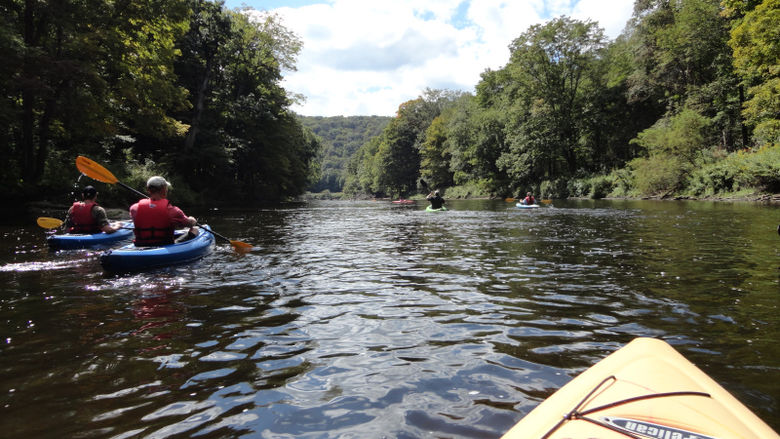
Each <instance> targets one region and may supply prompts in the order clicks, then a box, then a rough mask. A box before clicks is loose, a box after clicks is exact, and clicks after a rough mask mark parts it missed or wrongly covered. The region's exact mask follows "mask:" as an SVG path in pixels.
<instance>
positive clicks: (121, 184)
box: [116, 181, 233, 244]
mask: <svg viewBox="0 0 780 439" xmlns="http://www.w3.org/2000/svg"><path fill="white" fill-rule="evenodd" d="M116 184H118V185H120V186H122V187H123V188H125V189H130V190H131V191H133V192H135V193H136V194H138V195H139V196H141V197H143V198H149V196H148V195H144V194H143V193H142V192H141V191H139V190H137V189H135V188H132V187H130V186H128V185H126V184H124V183H122V182H121V181H117V182H116ZM195 225H196V226H200V228H201V229H203V230H206V231H207V232H209V233H211V234H212V235H214V236H216V237H217V238H221V239H223V240H224V241H226V242H229V243H230V244H233V241H231V240H230V238H228V237H226V236H222V235H221V234H219V233H217V232H215V231H213V230H210V229H207V228H205V227H203V226H201V225H200V223H197V222H196V223H195Z"/></svg>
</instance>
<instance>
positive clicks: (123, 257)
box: [100, 225, 214, 273]
mask: <svg viewBox="0 0 780 439" xmlns="http://www.w3.org/2000/svg"><path fill="white" fill-rule="evenodd" d="M201 229H202V230H200V233H198V236H196V237H194V238H192V239H190V240H187V241H184V242H180V243H175V244H168V245H161V246H156V247H136V246H135V244H128V245H125V246H122V247H119V248H116V249H113V250H108V251H106V252H105V253H103V254H102V255H100V265H102V266H103V269H105V270H106V271H109V272H112V273H127V272H134V271H143V270H149V269H152V268H162V267H168V266H171V265H178V264H184V263H187V262H192V261H194V260H196V259H200V258H202V257H203V256H206V255H207V254H209V253H211V251H212V249H213V248H214V235H213V234H212V233H210V232H209V230H211V228H210V227H209V226H207V225H201ZM203 229H205V230H203ZM183 233H186V231H184V232H183Z"/></svg>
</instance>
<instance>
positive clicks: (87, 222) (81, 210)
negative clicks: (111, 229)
mask: <svg viewBox="0 0 780 439" xmlns="http://www.w3.org/2000/svg"><path fill="white" fill-rule="evenodd" d="M95 206H97V203H95V202H94V201H76V202H75V203H73V207H72V208H71V211H70V221H71V223H72V224H73V225H72V226H70V228H68V233H100V226H98V223H97V222H96V221H95V218H94V217H93V216H92V208H93V207H95Z"/></svg>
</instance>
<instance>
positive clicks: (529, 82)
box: [498, 17, 605, 184]
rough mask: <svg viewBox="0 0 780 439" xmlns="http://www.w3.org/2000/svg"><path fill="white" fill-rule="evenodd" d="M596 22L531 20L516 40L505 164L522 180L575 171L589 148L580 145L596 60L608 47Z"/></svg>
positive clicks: (510, 71) (510, 67)
mask: <svg viewBox="0 0 780 439" xmlns="http://www.w3.org/2000/svg"><path fill="white" fill-rule="evenodd" d="M604 40H605V38H604V34H603V31H602V30H601V29H600V28H598V26H597V25H596V24H595V23H592V22H590V21H586V22H581V21H577V20H573V19H570V18H568V17H560V18H556V19H554V20H552V21H550V22H549V23H547V24H544V25H534V26H531V27H530V28H529V29H528V31H526V32H524V33H523V34H522V35H521V36H520V37H518V38H517V39H515V40H514V41H513V42H512V44H511V45H510V50H511V57H510V62H509V64H508V65H507V66H506V67H505V70H507V74H508V75H509V79H510V80H511V84H510V85H509V86H507V87H504V88H503V91H502V92H503V93H507V94H509V98H507V99H506V102H507V103H508V105H507V106H506V109H505V110H506V112H507V114H508V116H507V125H506V128H505V129H506V132H507V136H506V142H507V145H506V149H505V150H504V151H502V154H501V156H500V158H499V160H498V163H499V168H500V169H502V170H505V171H506V172H507V174H508V175H510V176H511V177H513V178H514V179H515V180H520V181H519V182H518V183H520V184H526V183H527V182H528V181H529V180H531V179H537V180H538V179H542V178H545V177H546V178H557V177H558V176H566V175H573V174H574V172H575V171H576V170H577V168H578V166H579V163H580V161H581V159H582V158H583V157H586V156H587V155H588V154H587V152H585V153H583V152H582V151H580V148H579V146H578V145H579V140H580V137H581V133H582V127H581V126H579V121H581V120H582V119H583V113H584V109H585V107H586V104H587V99H586V98H587V97H588V93H587V92H586V89H587V88H588V87H593V85H594V84H595V82H596V79H595V78H594V77H593V76H594V75H593V72H594V71H593V66H594V65H595V62H596V61H597V60H598V59H599V57H600V56H601V52H602V51H603V48H604V44H605V43H604Z"/></svg>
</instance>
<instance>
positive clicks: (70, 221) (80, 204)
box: [64, 186, 119, 233]
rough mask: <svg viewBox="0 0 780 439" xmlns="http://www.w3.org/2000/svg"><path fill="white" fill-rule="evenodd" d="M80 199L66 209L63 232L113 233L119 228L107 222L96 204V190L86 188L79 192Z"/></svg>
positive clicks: (104, 213) (103, 210) (100, 208)
mask: <svg viewBox="0 0 780 439" xmlns="http://www.w3.org/2000/svg"><path fill="white" fill-rule="evenodd" d="M81 199H82V200H83V201H76V202H75V203H73V205H72V206H70V209H68V214H67V215H66V216H65V223H64V225H65V230H66V231H67V232H68V233H100V232H105V233H114V232H116V231H117V230H119V227H114V226H112V225H111V224H110V223H109V222H108V217H107V216H106V210H105V209H103V208H102V207H100V206H98V204H97V201H96V200H97V190H95V188H94V187H92V186H87V187H85V188H84V190H82V191H81Z"/></svg>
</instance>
